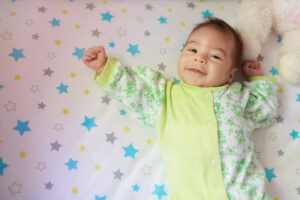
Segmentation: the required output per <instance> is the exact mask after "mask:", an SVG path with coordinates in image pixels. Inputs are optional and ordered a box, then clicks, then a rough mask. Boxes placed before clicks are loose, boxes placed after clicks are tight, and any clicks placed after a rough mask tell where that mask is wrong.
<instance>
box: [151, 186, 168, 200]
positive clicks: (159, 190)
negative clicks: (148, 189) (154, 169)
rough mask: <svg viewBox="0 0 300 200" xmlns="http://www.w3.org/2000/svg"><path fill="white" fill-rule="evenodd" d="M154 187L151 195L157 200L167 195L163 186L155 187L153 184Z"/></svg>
mask: <svg viewBox="0 0 300 200" xmlns="http://www.w3.org/2000/svg"><path fill="white" fill-rule="evenodd" d="M154 187H155V189H154V191H153V192H152V194H154V195H156V196H157V197H158V199H159V200H160V199H161V197H162V196H163V195H167V193H166V192H165V189H164V187H165V185H156V184H155V185H154Z"/></svg>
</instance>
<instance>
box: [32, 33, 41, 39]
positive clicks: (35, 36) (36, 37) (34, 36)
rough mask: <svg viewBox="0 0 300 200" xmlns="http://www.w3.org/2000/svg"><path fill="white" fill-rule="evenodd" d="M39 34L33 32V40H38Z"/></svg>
mask: <svg viewBox="0 0 300 200" xmlns="http://www.w3.org/2000/svg"><path fill="white" fill-rule="evenodd" d="M39 37H40V36H39V35H38V34H37V33H36V34H34V35H32V39H33V40H38V39H39Z"/></svg>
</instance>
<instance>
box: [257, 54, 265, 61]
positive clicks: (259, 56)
mask: <svg viewBox="0 0 300 200" xmlns="http://www.w3.org/2000/svg"><path fill="white" fill-rule="evenodd" d="M257 61H260V62H262V61H264V57H263V56H262V55H260V54H259V55H258V56H257Z"/></svg>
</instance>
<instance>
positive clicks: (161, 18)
mask: <svg viewBox="0 0 300 200" xmlns="http://www.w3.org/2000/svg"><path fill="white" fill-rule="evenodd" d="M158 21H159V22H160V23H161V24H166V23H167V18H165V17H160V18H158Z"/></svg>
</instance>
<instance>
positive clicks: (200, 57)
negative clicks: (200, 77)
mask: <svg viewBox="0 0 300 200" xmlns="http://www.w3.org/2000/svg"><path fill="white" fill-rule="evenodd" d="M194 61H196V62H200V63H205V58H204V57H203V56H198V57H196V58H194Z"/></svg>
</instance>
